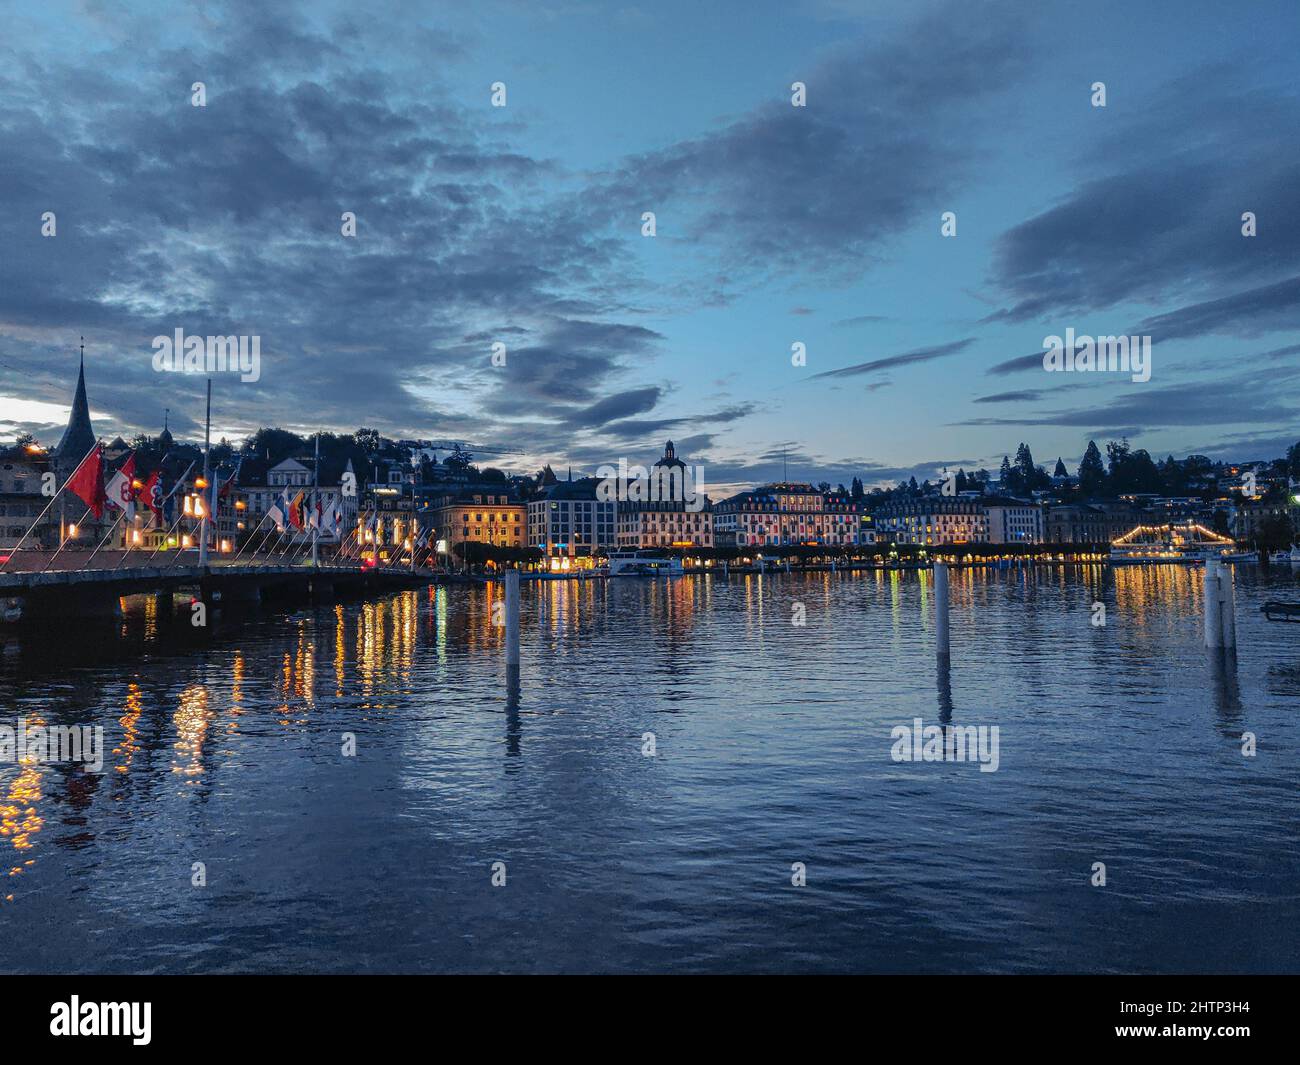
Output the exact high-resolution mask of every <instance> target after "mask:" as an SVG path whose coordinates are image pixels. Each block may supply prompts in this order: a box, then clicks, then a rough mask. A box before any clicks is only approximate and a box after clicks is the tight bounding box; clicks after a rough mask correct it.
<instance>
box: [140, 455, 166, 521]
mask: <svg viewBox="0 0 1300 1065" xmlns="http://www.w3.org/2000/svg"><path fill="white" fill-rule="evenodd" d="M140 500H141V502H143V503H144V505H145V506H147V507H148V508H149V509H150V510H152V511H153V516H154V519H155V521H156V522H161V521H162V503H163V490H162V469H161V468H159V469H156V470H154V471H153V473H151V474H149V479H148V480H147V481H145V482H144V487H143V488H141V489H140Z"/></svg>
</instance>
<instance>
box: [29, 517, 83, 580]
mask: <svg viewBox="0 0 1300 1065" xmlns="http://www.w3.org/2000/svg"><path fill="white" fill-rule="evenodd" d="M89 513H90V507H87V508H86V514H89ZM86 514H83V515H81V520H80V521H78V522H76V525H84V524H85V523H86ZM73 527H74V528H75V527H76V526H75V525H74V526H73ZM71 539H72V537H71V536H69V537H68V540H71ZM66 546H67V541H66V540H65V541H64V542H63V543H61V544H59V549H58V550H57V551H55V552H54V554H52V555H51V556H50V560H49V561H48V562H46V563H45V566H44V568H43V569H42V570H41V572H42V573H44V572H46V570H48V569H49V568H50V567H51V566H52V565H54V560H55V559H56V558H58V557H59V555H61V554H62V553H63V549H64V547H66Z"/></svg>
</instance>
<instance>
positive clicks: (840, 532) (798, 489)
mask: <svg viewBox="0 0 1300 1065" xmlns="http://www.w3.org/2000/svg"><path fill="white" fill-rule="evenodd" d="M862 518H863V514H862V507H861V504H859V503H856V502H854V501H853V500H851V499H850V498H849V497H847V496H841V495H835V494H830V493H822V492H820V491H818V490H817V489H816V488H814V487H813V486H812V485H810V484H802V483H797V482H784V481H783V482H778V483H776V484H766V485H760V486H759V487H758V488H754V489H752V490H750V491H747V492H740V493H739V494H737V495H734V496H732V497H731V498H729V499H724V500H722V501H721V502H719V503H717V504H716V505H715V506H714V508H713V529H714V535H715V536H716V537H717V542H718V544H719V545H723V546H727V547H776V546H782V545H794V544H809V545H812V544H816V545H827V546H835V547H849V546H856V545H857V544H859V543H863V542H864V541H863V534H864V532H866V533H867V534H868V535H869V536H870V540H869V541H865V542H872V543H874V541H875V532H874V525H873V524H872V523H871V522H867V523H866V528H865V529H864V527H863V525H864V523H863V521H862Z"/></svg>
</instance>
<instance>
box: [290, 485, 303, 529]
mask: <svg viewBox="0 0 1300 1065" xmlns="http://www.w3.org/2000/svg"><path fill="white" fill-rule="evenodd" d="M305 499H306V496H305V495H304V494H303V493H302V492H299V493H298V494H297V495H296V496H294V497H293V502H292V503H290V504H289V524H290V525H292V526H293V527H294V528H295V529H301V528H303V527H304V526H303V516H302V511H303V501H304V500H305Z"/></svg>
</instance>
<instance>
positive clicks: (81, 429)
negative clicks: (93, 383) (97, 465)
mask: <svg viewBox="0 0 1300 1065" xmlns="http://www.w3.org/2000/svg"><path fill="white" fill-rule="evenodd" d="M85 339H86V338H85V337H82V344H81V367H80V369H79V370H78V371H77V391H76V393H75V394H74V395H73V397H72V414H71V415H69V417H68V427H67V428H66V429H65V430H64V431H63V439H62V440H60V441H59V446H58V447H57V448H55V449H54V461H55V465H56V466H57V467H59V468H61V469H64V470H72V469H73V468H74V467H75V466H76V465H77V463H79V462H80V461H81V460H82V459H83V458H85V457H86V453H87V452H88V451H89V450H90V449H91V448H92V447H94V446H95V430H94V427H93V426H92V425H91V424H90V404H89V403H87V402H86V344H85Z"/></svg>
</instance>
